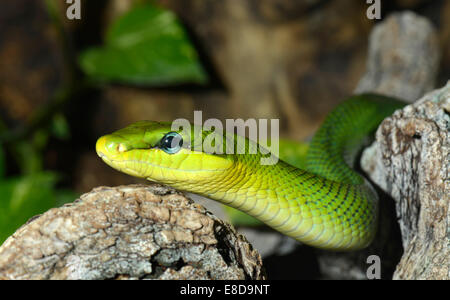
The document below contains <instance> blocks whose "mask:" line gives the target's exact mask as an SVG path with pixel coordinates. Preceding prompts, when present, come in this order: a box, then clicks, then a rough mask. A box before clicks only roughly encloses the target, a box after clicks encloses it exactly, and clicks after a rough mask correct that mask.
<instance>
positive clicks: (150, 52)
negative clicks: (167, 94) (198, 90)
mask: <svg viewBox="0 0 450 300" xmlns="http://www.w3.org/2000/svg"><path fill="white" fill-rule="evenodd" d="M105 40H106V41H105V45H104V46H103V47H95V48H91V49H88V50H86V51H84V52H83V53H82V54H81V55H80V58H79V62H80V66H81V68H82V70H83V71H84V72H85V73H86V74H87V75H89V76H90V77H91V78H93V79H96V80H102V81H116V82H123V83H131V84H139V85H140V84H142V85H154V86H161V85H172V84H180V83H197V84H203V83H205V82H206V81H207V76H206V73H205V71H204V70H203V68H202V66H201V65H200V63H199V60H198V55H197V52H196V51H195V49H194V48H193V46H192V45H191V43H190V41H189V39H188V37H187V35H186V32H185V31H184V29H183V27H182V26H181V25H180V23H179V22H178V20H177V18H176V16H175V15H174V14H173V13H172V12H170V11H167V10H165V9H162V8H160V7H157V6H155V5H153V4H146V5H140V6H137V7H135V8H134V9H132V10H131V11H129V12H128V13H126V14H125V15H124V16H122V17H120V18H119V19H118V20H116V22H115V23H114V24H112V25H111V27H110V28H109V30H108V32H107V34H106V39H105Z"/></svg>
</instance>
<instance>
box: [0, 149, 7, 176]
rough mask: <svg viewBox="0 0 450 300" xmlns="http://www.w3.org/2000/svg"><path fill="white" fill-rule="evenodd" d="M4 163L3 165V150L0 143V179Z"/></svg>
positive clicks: (4, 167)
mask: <svg viewBox="0 0 450 300" xmlns="http://www.w3.org/2000/svg"><path fill="white" fill-rule="evenodd" d="M5 172H6V165H5V153H4V152H3V148H2V145H1V144H0V180H1V178H3V177H4V176H5Z"/></svg>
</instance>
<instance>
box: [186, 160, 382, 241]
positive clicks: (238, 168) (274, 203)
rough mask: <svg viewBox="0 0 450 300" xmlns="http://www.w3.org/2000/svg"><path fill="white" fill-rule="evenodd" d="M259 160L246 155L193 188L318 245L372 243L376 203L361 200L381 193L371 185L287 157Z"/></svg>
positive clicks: (285, 232)
mask: <svg viewBox="0 0 450 300" xmlns="http://www.w3.org/2000/svg"><path fill="white" fill-rule="evenodd" d="M256 161H257V159H249V158H248V156H243V159H242V160H239V159H238V160H237V161H236V163H235V164H234V166H233V167H232V168H230V169H229V170H228V171H227V172H224V173H223V174H222V175H221V176H219V177H217V178H214V179H211V180H210V181H209V182H208V185H207V186H206V187H205V185H203V186H202V187H201V188H199V189H196V188H195V187H190V188H188V189H189V190H190V191H192V192H194V193H198V194H201V195H204V196H206V197H208V198H211V199H213V200H217V201H219V202H222V203H223V204H226V205H228V206H231V207H233V208H236V209H239V210H241V211H244V212H246V213H247V214H249V215H251V216H253V217H255V218H257V219H259V220H260V221H262V222H264V223H265V224H267V225H268V226H270V227H272V228H274V229H275V230H277V231H280V232H282V233H284V234H286V235H288V236H290V237H293V238H295V239H297V240H299V241H301V242H304V243H306V244H309V245H312V246H315V247H319V248H325V249H335V250H351V249H358V248H362V247H365V246H366V245H367V244H368V243H369V242H370V241H371V239H372V233H373V232H374V231H375V230H373V229H374V228H373V227H374V226H375V224H376V220H375V216H376V203H375V202H371V201H360V199H367V198H369V199H376V196H374V195H372V191H371V190H370V189H368V188H367V186H365V185H352V184H346V183H341V182H336V181H332V180H327V179H325V178H323V177H320V176H317V175H316V174H313V173H311V172H308V171H305V170H301V169H298V168H295V167H293V166H291V165H289V164H287V163H285V162H283V161H279V162H278V163H277V164H276V165H272V166H263V165H259V164H258V163H256ZM369 193H370V195H369ZM359 216H361V218H359ZM352 231H353V232H352Z"/></svg>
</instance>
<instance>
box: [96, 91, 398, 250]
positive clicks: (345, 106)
mask: <svg viewBox="0 0 450 300" xmlns="http://www.w3.org/2000/svg"><path fill="white" fill-rule="evenodd" d="M403 105H404V104H403V103H402V102H400V101H397V100H395V99H392V98H389V97H385V96H381V95H374V94H363V95H355V96H352V97H350V98H349V99H347V100H346V101H344V102H342V103H341V104H340V105H338V106H337V107H336V108H335V109H334V110H333V111H332V112H331V113H329V115H328V116H327V117H326V119H325V121H324V122H323V124H322V125H321V127H320V128H319V130H318V132H317V133H316V135H315V136H314V137H313V139H312V141H311V144H310V146H309V149H308V153H307V156H306V158H307V159H306V166H305V168H304V169H299V168H297V167H294V166H292V165H290V164H288V163H286V162H284V161H282V160H278V162H277V163H276V164H274V165H262V164H261V163H260V162H261V157H262V156H264V154H261V153H260V152H257V153H256V154H251V153H253V152H252V151H251V150H254V147H258V146H259V145H258V144H256V143H254V142H252V141H250V140H248V139H246V138H243V137H239V136H236V135H235V136H234V138H235V139H234V142H233V143H232V144H231V143H230V142H228V140H226V139H225V138H223V140H222V141H223V145H220V146H219V148H220V147H222V146H223V148H222V150H224V151H222V154H217V153H212V152H213V151H208V150H211V149H204V148H203V149H202V150H201V151H199V150H198V148H196V147H195V146H196V143H197V144H198V141H199V140H200V141H201V142H204V141H205V140H206V139H207V138H211V136H212V135H214V134H218V133H216V132H215V131H211V130H203V129H202V128H200V130H199V128H198V126H193V127H192V129H191V131H190V132H188V133H190V134H186V132H182V131H181V130H180V131H173V130H172V128H171V124H170V123H160V122H153V121H141V122H137V123H134V124H132V125H130V126H128V127H126V128H123V129H121V130H118V131H116V132H114V133H112V134H109V135H105V136H103V137H101V138H100V139H98V141H97V144H96V150H97V153H98V155H99V156H100V157H101V158H102V159H103V160H104V161H105V162H106V163H107V164H108V165H110V166H111V167H113V168H115V169H117V170H119V171H122V172H125V173H127V174H130V175H133V176H137V177H142V178H147V179H148V180H151V181H156V182H159V183H163V184H167V185H170V186H173V187H174V188H177V189H180V190H184V191H189V192H193V193H197V194H200V195H203V196H206V197H208V198H210V199H213V200H217V201H220V202H222V203H224V204H226V205H229V206H231V207H234V208H237V209H239V210H241V211H243V212H245V213H247V214H249V215H251V216H253V217H255V218H257V219H259V220H260V221H262V222H264V223H265V224H267V225H269V226H270V227H272V228H274V229H275V230H277V231H279V232H281V233H283V234H285V235H288V236H291V237H293V238H295V239H297V240H298V241H300V242H302V243H305V244H308V245H311V246H315V247H318V248H324V249H333V250H356V249H361V248H364V247H366V246H367V245H368V244H370V242H371V241H372V240H373V237H374V235H375V233H376V226H377V215H378V198H377V194H376V193H375V191H374V189H373V188H372V187H371V186H370V184H369V183H368V182H367V181H366V180H365V179H364V178H363V177H362V176H361V175H359V174H358V173H357V172H355V171H354V170H353V169H352V168H351V164H352V163H353V161H354V158H355V154H356V149H358V148H359V147H360V146H361V143H362V142H363V141H364V139H365V137H367V135H368V134H370V133H371V132H373V131H374V130H375V129H376V128H377V126H378V124H379V123H380V122H381V121H382V120H383V119H384V118H385V117H387V116H389V115H391V114H392V113H393V112H394V111H395V110H396V109H398V108H401V107H402V106H403ZM174 136H178V137H179V138H180V139H182V141H183V146H182V147H176V146H177V145H175V146H174V147H175V148H167V147H166V146H167V145H166V144H167V143H166V142H167V141H171V142H173V137H174ZM199 136H200V139H198V137H199ZM208 136H209V137H208ZM196 137H197V138H196ZM186 141H188V143H185V142H186ZM239 141H241V142H242V141H243V142H244V144H243V145H244V147H245V151H244V153H242V154H238V153H239V151H236V150H239V149H237V145H238V142H239ZM180 145H181V144H180ZM217 145H218V143H211V147H214V149H216V150H217ZM170 146H173V143H171V144H170ZM197 146H198V145H197ZM230 147H233V148H234V150H235V152H234V154H227V153H228V152H227V151H225V150H227V149H229V148H230Z"/></svg>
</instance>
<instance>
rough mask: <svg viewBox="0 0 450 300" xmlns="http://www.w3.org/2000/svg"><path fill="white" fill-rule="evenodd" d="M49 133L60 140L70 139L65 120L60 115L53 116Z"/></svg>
mask: <svg viewBox="0 0 450 300" xmlns="http://www.w3.org/2000/svg"><path fill="white" fill-rule="evenodd" d="M51 132H52V134H53V136H55V137H57V138H59V139H60V140H67V139H69V138H70V130H69V125H68V124H67V120H66V118H65V117H64V115H62V114H59V113H58V114H55V115H54V117H53V120H52V124H51Z"/></svg>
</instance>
